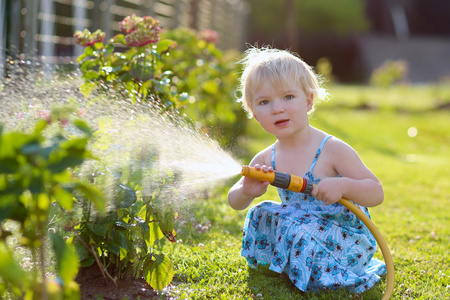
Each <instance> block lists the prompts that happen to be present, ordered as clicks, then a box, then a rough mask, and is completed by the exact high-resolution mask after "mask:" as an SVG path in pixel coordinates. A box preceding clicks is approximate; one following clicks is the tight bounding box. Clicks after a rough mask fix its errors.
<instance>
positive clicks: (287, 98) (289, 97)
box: [284, 95, 294, 100]
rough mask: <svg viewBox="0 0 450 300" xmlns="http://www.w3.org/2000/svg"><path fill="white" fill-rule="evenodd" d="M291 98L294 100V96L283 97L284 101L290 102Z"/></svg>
mask: <svg viewBox="0 0 450 300" xmlns="http://www.w3.org/2000/svg"><path fill="white" fill-rule="evenodd" d="M292 98H294V96H292V95H287V96H285V97H284V99H286V100H291V99H292Z"/></svg>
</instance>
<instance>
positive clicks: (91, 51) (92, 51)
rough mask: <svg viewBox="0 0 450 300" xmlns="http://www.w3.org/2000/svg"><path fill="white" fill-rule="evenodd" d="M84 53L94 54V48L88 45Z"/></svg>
mask: <svg viewBox="0 0 450 300" xmlns="http://www.w3.org/2000/svg"><path fill="white" fill-rule="evenodd" d="M84 54H86V55H87V56H93V55H94V48H93V47H92V46H88V47H86V48H85V49H84Z"/></svg>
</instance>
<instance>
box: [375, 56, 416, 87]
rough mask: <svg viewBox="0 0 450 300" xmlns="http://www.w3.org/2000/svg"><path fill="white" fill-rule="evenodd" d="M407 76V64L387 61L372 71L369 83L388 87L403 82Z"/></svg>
mask: <svg viewBox="0 0 450 300" xmlns="http://www.w3.org/2000/svg"><path fill="white" fill-rule="evenodd" d="M407 75H408V62H406V61H404V60H395V61H392V60H387V61H385V62H384V63H383V64H382V65H381V66H380V67H378V68H377V69H375V70H374V71H373V73H372V76H371V77H370V83H371V84H372V85H374V86H380V87H388V86H392V85H394V84H398V83H400V82H402V81H404V80H405V79H406V77H407Z"/></svg>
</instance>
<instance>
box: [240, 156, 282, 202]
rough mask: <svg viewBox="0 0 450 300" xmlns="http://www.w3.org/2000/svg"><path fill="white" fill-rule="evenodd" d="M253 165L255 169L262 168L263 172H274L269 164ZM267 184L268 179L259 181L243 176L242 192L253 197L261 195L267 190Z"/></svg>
mask: <svg viewBox="0 0 450 300" xmlns="http://www.w3.org/2000/svg"><path fill="white" fill-rule="evenodd" d="M254 167H255V169H257V170H262V171H263V172H264V173H270V172H274V170H273V168H272V167H270V166H266V165H260V164H256V165H254ZM269 184H270V183H269V182H268V181H261V180H258V179H253V178H251V177H246V176H244V177H243V182H242V188H243V192H244V194H245V195H247V196H248V197H250V198H252V199H253V198H257V197H260V196H262V195H263V194H264V193H265V192H266V191H267V187H268V186H269Z"/></svg>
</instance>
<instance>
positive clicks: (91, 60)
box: [74, 15, 188, 108]
mask: <svg viewBox="0 0 450 300" xmlns="http://www.w3.org/2000/svg"><path fill="white" fill-rule="evenodd" d="M120 28H121V31H122V32H123V34H118V35H116V36H115V37H113V38H112V39H111V40H110V41H108V43H106V44H104V43H103V41H104V37H105V34H104V33H103V32H102V31H101V30H97V31H96V32H94V33H91V32H89V31H88V30H87V29H86V30H84V31H83V32H81V31H77V32H75V35H74V37H75V42H76V43H78V44H80V45H82V46H84V47H85V50H84V53H83V54H81V55H80V56H79V57H78V63H79V64H80V70H81V71H82V73H83V78H84V80H85V83H84V84H83V85H82V86H81V90H82V91H83V92H84V94H85V95H89V94H90V93H91V92H92V91H93V90H94V88H99V89H100V90H101V91H103V92H107V91H108V90H109V89H110V88H113V90H114V91H115V92H117V93H119V95H120V96H121V97H122V99H131V100H132V101H133V102H148V101H154V102H158V103H162V104H163V105H165V106H166V107H168V108H177V107H180V106H181V105H183V104H184V103H185V101H186V100H187V99H188V95H187V94H179V93H177V92H176V91H174V90H173V85H172V83H171V77H172V76H173V74H172V72H171V71H170V70H167V69H166V68H165V66H164V63H163V61H162V56H164V55H167V54H168V53H169V51H170V49H171V48H173V47H175V46H176V43H175V42H174V41H171V40H159V31H160V27H159V21H158V20H156V19H153V18H152V17H149V16H147V17H143V18H141V17H136V16H134V15H133V16H128V17H126V18H125V19H123V21H122V22H121V23H120ZM116 48H118V49H116Z"/></svg>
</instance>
